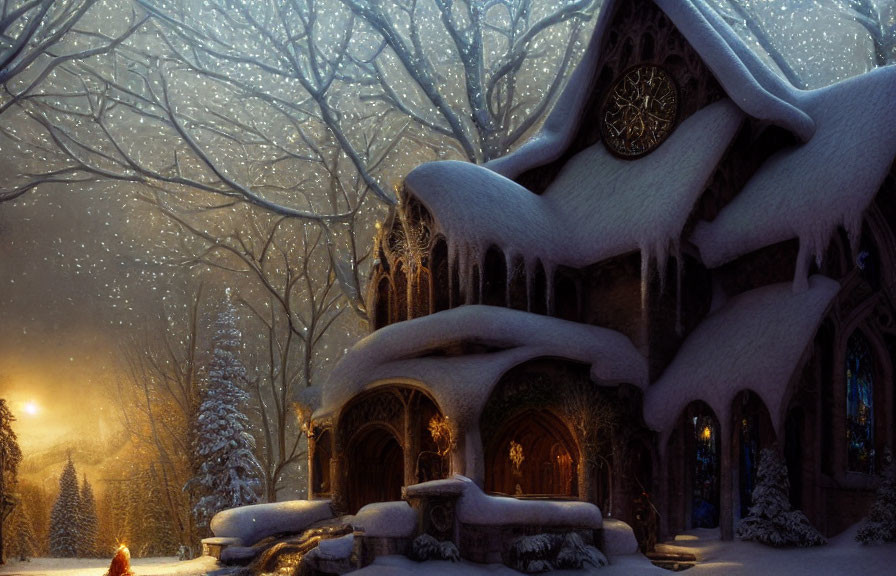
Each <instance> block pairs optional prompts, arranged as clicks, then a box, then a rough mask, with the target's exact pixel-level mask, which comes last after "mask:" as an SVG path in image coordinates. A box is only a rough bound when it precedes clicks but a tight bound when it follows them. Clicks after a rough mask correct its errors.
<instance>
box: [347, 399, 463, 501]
mask: <svg viewBox="0 0 896 576" xmlns="http://www.w3.org/2000/svg"><path fill="white" fill-rule="evenodd" d="M433 422H436V423H438V422H443V423H444V422H446V419H445V418H444V416H443V414H442V411H441V410H440V409H439V407H438V405H437V404H436V403H435V401H434V400H433V399H432V397H431V396H429V394H428V393H427V392H426V391H424V390H423V389H421V388H416V387H412V386H407V385H403V384H390V385H383V386H378V387H376V388H374V389H372V390H368V391H365V392H362V393H361V394H358V395H357V396H355V397H354V398H352V400H350V401H349V402H348V403H346V405H345V406H344V407H343V409H342V411H341V413H340V415H339V419H338V424H337V426H336V428H335V430H334V432H335V442H334V453H333V458H332V461H333V471H332V473H331V481H332V483H333V490H332V499H333V502H334V506H335V507H336V508H337V509H338V510H339V511H340V512H342V513H348V514H354V513H355V512H357V511H358V509H359V508H360V507H361V506H364V505H365V504H369V503H371V502H387V501H394V500H400V499H401V487H402V486H406V485H410V484H416V483H417V482H422V481H426V480H435V479H438V478H444V477H446V476H447V475H448V474H449V473H450V470H449V466H448V459H447V454H446V447H448V446H450V437H449V438H448V439H447V441H446V440H444V439H443V440H442V442H441V444H439V443H438V442H437V441H436V439H435V438H434V436H433V432H432V424H433ZM446 442H447V444H446Z"/></svg>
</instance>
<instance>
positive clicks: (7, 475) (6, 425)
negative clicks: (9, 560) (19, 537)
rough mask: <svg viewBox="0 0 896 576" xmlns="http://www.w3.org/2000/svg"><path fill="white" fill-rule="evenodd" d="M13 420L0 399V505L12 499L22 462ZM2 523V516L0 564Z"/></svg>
mask: <svg viewBox="0 0 896 576" xmlns="http://www.w3.org/2000/svg"><path fill="white" fill-rule="evenodd" d="M15 419H16V418H15V416H13V415H12V412H11V411H10V410H9V407H8V406H7V405H6V400H5V399H3V398H0V504H3V503H4V502H5V501H10V500H11V499H12V495H11V492H12V487H13V485H14V484H15V483H16V476H17V474H18V471H19V463H20V462H21V461H22V451H21V450H20V449H19V441H18V438H16V433H15V431H14V430H13V429H12V423H13V422H14V421H15ZM4 522H5V519H4V518H3V516H0V564H3V562H4V558H5V554H4V551H3V540H4V538H3V527H4Z"/></svg>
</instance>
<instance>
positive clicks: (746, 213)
mask: <svg viewBox="0 0 896 576" xmlns="http://www.w3.org/2000/svg"><path fill="white" fill-rule="evenodd" d="M654 1H655V3H656V4H657V6H659V8H660V9H662V10H663V11H664V12H665V13H666V14H667V16H668V17H669V18H670V19H671V20H672V22H673V23H674V24H675V26H676V27H677V28H678V29H679V31H680V32H681V33H682V34H683V35H684V36H685V38H686V39H687V40H688V42H690V44H691V45H692V46H693V48H694V49H695V50H696V51H697V53H698V54H699V55H700V56H701V58H703V60H704V62H705V63H706V65H707V66H708V67H709V69H710V70H712V72H713V74H714V75H715V76H716V78H717V79H718V81H719V83H720V84H721V85H722V87H723V88H724V89H725V91H726V92H727V93H728V94H729V96H730V97H731V98H732V100H733V102H734V103H735V104H736V106H737V107H738V108H739V109H740V110H741V111H743V112H744V113H746V114H747V115H749V116H751V117H753V118H755V119H758V120H761V121H764V122H768V123H770V124H775V125H778V126H781V127H783V128H786V129H787V130H790V131H791V132H793V133H794V134H795V135H796V136H797V137H798V138H799V139H800V140H801V141H803V143H802V144H797V145H795V146H792V147H790V148H786V149H783V150H781V151H779V152H778V153H776V154H775V155H773V156H772V157H771V158H770V159H769V160H767V161H766V162H765V163H764V164H763V165H762V166H761V167H760V168H759V170H758V171H757V173H756V174H754V175H753V177H752V178H751V180H750V181H749V182H748V184H747V185H746V187H745V189H744V190H743V191H742V192H741V193H740V194H739V195H738V196H737V197H736V198H735V200H734V201H733V202H732V203H731V204H729V205H728V206H727V207H725V208H724V209H723V210H722V211H721V213H720V214H719V216H718V217H717V218H716V220H715V221H714V222H711V223H701V224H700V225H699V226H698V227H697V229H696V233H695V234H694V235H693V237H692V238H690V240H692V241H693V242H694V243H695V244H696V245H697V247H698V248H699V250H700V253H701V256H702V258H703V260H704V263H705V264H706V265H707V266H709V267H715V266H718V265H721V264H723V263H725V262H728V261H730V260H732V259H734V258H737V257H739V256H741V255H743V254H746V253H748V252H750V251H753V250H756V249H758V248H762V247H764V246H768V245H771V244H774V243H777V242H780V241H782V240H787V239H790V238H794V237H797V238H799V240H800V249H801V255H800V265H799V266H798V267H797V271H796V275H795V281H796V286H797V288H799V289H804V288H805V282H806V275H807V270H808V262H809V257H810V256H811V255H812V254H816V255H819V256H820V255H821V254H822V253H823V252H824V249H825V247H826V246H827V244H828V241H829V237H830V235H831V234H832V233H833V232H834V230H836V227H837V226H838V225H842V226H844V227H846V228H847V230H848V231H849V232H850V233H851V234H857V232H858V230H860V224H861V218H862V214H863V212H864V210H865V208H867V206H868V205H869V203H870V202H871V200H872V199H873V198H874V196H875V194H876V193H877V191H878V189H879V188H880V186H881V184H882V183H883V180H884V178H885V177H886V174H887V172H888V171H889V170H890V167H891V165H892V163H893V160H894V157H896V67H894V66H888V67H884V68H879V69H877V70H874V71H872V72H870V73H867V74H864V75H862V76H858V77H855V78H852V79H849V80H846V81H843V82H840V83H837V84H834V85H832V86H828V87H825V88H821V89H818V90H813V91H800V90H797V89H795V88H793V87H792V86H790V85H788V84H787V83H786V82H785V81H784V80H783V79H782V78H780V77H779V76H778V75H777V74H775V73H774V72H773V71H771V70H770V69H768V67H767V66H766V65H765V64H764V63H763V62H761V61H760V60H759V59H758V57H757V56H756V55H755V54H754V53H753V52H752V51H751V50H750V49H749V48H748V47H747V46H745V45H744V43H743V41H742V40H741V39H740V38H739V37H738V36H737V35H736V34H735V32H734V31H733V30H732V29H731V28H730V27H729V26H728V25H727V24H726V23H725V22H724V21H722V20H721V19H720V18H719V17H718V15H717V14H716V13H715V12H714V11H713V10H712V9H711V8H709V7H708V6H707V5H706V4H705V2H704V1H703V0H654ZM614 7H615V1H613V0H610V1H609V2H607V4H606V5H605V6H604V8H603V10H602V11H601V15H600V20H599V22H598V25H597V27H596V29H595V33H594V37H593V38H592V41H591V43H590V45H589V47H588V49H587V51H586V55H585V57H584V58H583V60H582V62H581V63H580V65H579V67H578V68H577V70H576V71H575V72H574V74H573V76H572V78H571V79H570V81H569V82H568V84H567V87H566V89H565V90H564V92H563V94H562V95H561V97H560V98H559V100H558V102H557V105H556V107H555V108H554V110H553V112H552V113H551V114H550V116H549V118H548V120H547V121H546V122H545V124H544V126H543V128H542V130H541V131H540V132H539V134H538V135H537V136H535V137H534V138H533V139H532V140H530V141H529V142H527V143H525V144H524V145H523V146H522V147H521V148H520V149H518V150H517V151H515V152H513V153H511V154H508V155H507V156H505V157H503V158H499V159H497V160H494V161H492V162H489V163H488V164H486V165H485V167H486V168H487V169H488V170H491V171H492V172H493V173H496V174H500V175H503V176H506V177H509V178H513V177H516V176H518V175H519V174H521V173H523V172H525V171H527V170H530V169H532V168H535V167H538V166H541V165H544V164H546V163H549V162H551V161H553V160H555V159H556V158H559V157H560V156H561V155H562V154H563V152H564V151H565V150H566V148H567V147H568V146H569V145H570V143H571V141H572V139H573V137H574V135H575V133H576V130H577V129H578V123H579V121H580V120H581V118H582V116H583V112H584V107H585V104H586V102H587V100H588V94H589V92H590V91H591V90H592V89H593V88H592V87H593V84H594V75H595V73H596V65H597V61H598V56H599V54H598V52H599V49H600V46H601V44H602V38H603V35H604V34H605V33H606V32H607V30H608V28H609V25H610V22H611V20H612V17H613V12H614ZM710 108H712V106H707V107H706V108H704V109H703V110H701V111H699V112H703V111H708V110H709V109H710ZM699 112H698V114H695V116H698V115H699ZM728 117H729V118H733V117H734V115H733V114H729V116H728ZM691 120H692V119H691V118H689V119H687V120H685V121H684V122H682V124H681V125H680V126H679V127H678V128H677V129H676V131H675V132H673V134H672V136H670V138H669V139H668V140H667V141H666V142H665V143H663V144H662V145H661V146H660V147H659V148H658V149H657V150H655V151H654V152H653V153H651V154H649V155H647V156H645V157H643V158H640V159H637V160H632V161H618V162H625V163H626V164H628V165H629V167H628V169H626V170H625V171H622V170H621V169H620V170H617V168H616V166H615V165H614V163H613V162H612V161H610V160H608V157H609V156H610V155H609V154H608V153H607V152H606V151H605V150H603V144H602V143H601V142H598V143H597V144H595V145H594V146H592V147H591V148H589V149H586V150H585V151H583V152H581V153H580V154H579V155H578V156H576V157H575V158H573V159H572V160H571V161H570V162H568V163H567V165H566V166H565V167H564V169H563V172H561V175H560V177H559V178H558V179H557V181H556V182H555V183H554V185H553V186H552V187H551V188H550V191H549V193H546V194H545V195H544V197H543V198H538V197H535V196H534V195H532V194H529V193H528V191H527V190H525V189H524V188H522V187H521V186H518V185H515V184H513V183H510V182H506V181H504V180H503V179H501V178H497V177H495V176H494V175H492V174H489V172H488V171H487V170H485V169H483V168H480V167H472V166H465V167H460V166H458V164H457V163H430V164H425V165H423V166H420V167H418V168H417V169H416V170H414V171H413V172H411V174H409V175H408V177H407V180H406V185H407V189H408V190H409V191H410V192H411V193H412V194H413V195H414V196H416V197H417V198H418V199H420V200H421V201H422V202H423V203H424V204H425V205H426V206H427V208H429V209H430V212H431V213H432V215H433V217H434V219H435V221H436V224H437V226H438V227H441V228H442V231H443V232H444V233H445V234H446V236H447V239H448V242H449V245H453V248H454V250H453V253H452V257H457V258H459V259H460V261H461V266H460V272H461V274H462V275H464V274H467V273H468V272H467V269H466V267H465V266H464V263H465V262H468V261H470V259H476V258H481V257H482V255H483V254H484V253H485V250H486V249H487V248H488V245H489V243H493V244H496V245H498V246H499V247H501V248H502V249H503V250H504V251H505V254H507V255H508V258H509V257H510V255H512V254H518V255H522V256H524V257H525V258H526V261H527V263H528V264H531V263H532V262H534V260H535V259H536V258H538V259H540V260H542V262H544V263H545V264H546V265H547V266H546V267H547V268H550V265H551V264H565V265H569V266H584V265H587V264H591V263H594V262H597V261H599V260H601V259H604V258H609V257H612V256H615V255H618V254H621V253H623V252H626V251H632V250H635V249H640V250H641V252H642V261H643V262H646V261H648V260H649V259H651V258H654V257H658V258H659V259H660V260H661V261H662V260H663V259H664V257H665V254H666V251H667V250H668V249H669V246H670V245H672V246H675V245H677V244H678V242H679V240H680V238H679V235H680V232H681V230H682V227H683V219H682V218H680V217H679V213H680V212H682V211H684V212H685V214H689V213H690V210H691V209H692V207H693V205H694V203H695V201H696V199H697V198H699V196H700V194H701V193H702V192H703V187H704V186H705V184H706V179H707V178H706V176H707V164H708V163H713V164H714V163H716V162H717V161H718V159H719V158H720V157H721V154H722V153H723V152H724V149H725V148H726V147H727V144H728V142H730V137H729V136H730V134H729V133H728V132H727V131H728V130H729V129H730V124H728V123H723V124H722V125H721V126H720V133H719V134H711V133H709V134H707V133H706V132H705V131H701V130H700V129H697V130H694V129H693V126H694V124H695V123H699V119H694V120H693V121H691ZM682 132H683V133H684V134H683V135H685V136H686V137H690V138H691V139H692V142H690V143H689V145H690V146H692V147H693V148H694V150H687V152H688V157H689V158H695V157H700V155H701V154H702V160H703V162H704V163H703V164H701V166H700V169H699V171H694V170H693V169H692V171H691V172H688V171H687V170H686V169H685V168H684V166H681V167H677V166H675V165H674V164H673V165H672V166H671V167H670V165H669V162H668V161H667V160H668V159H669V158H670V157H672V156H674V155H675V153H683V152H684V151H685V150H684V148H683V147H681V143H682V140H686V139H687V138H682V137H679V138H676V135H679V133H682ZM680 136H681V135H680ZM676 147H679V148H678V150H676ZM586 156H588V157H589V160H585V159H584V158H585V157H586ZM655 157H656V158H655ZM614 160H615V159H614ZM576 164H579V165H581V164H587V166H585V167H584V170H581V171H576V170H575V169H574V168H575V166H574V165H576ZM713 167H714V166H713ZM713 167H709V173H711V169H712V168H713ZM605 175H606V177H605ZM565 176H568V177H567V178H566V180H565V181H564V177H565ZM585 179H587V180H585ZM658 181H662V182H663V183H664V186H669V187H677V188H683V189H681V190H678V191H677V192H676V194H674V195H670V196H669V197H668V198H663V197H661V196H660V195H653V196H652V195H651V193H650V191H646V190H644V189H643V188H641V187H642V186H644V185H645V184H646V185H650V184H651V183H653V182H658ZM486 199H487V202H486ZM670 199H675V200H676V201H678V202H680V203H681V204H680V205H678V206H676V208H675V210H674V214H673V213H672V212H669V217H668V218H657V217H655V215H652V214H651V209H650V206H642V207H641V208H640V210H634V211H633V210H629V209H630V208H633V207H638V203H639V202H640V203H651V202H656V201H658V200H659V201H662V200H670ZM561 206H562V207H561ZM595 210H599V211H598V212H595ZM621 223H624V224H625V226H620V224H621ZM594 247H598V248H594ZM642 268H644V269H645V270H646V266H642ZM529 269H530V270H531V266H530V267H529Z"/></svg>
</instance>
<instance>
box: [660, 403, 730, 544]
mask: <svg viewBox="0 0 896 576" xmlns="http://www.w3.org/2000/svg"><path fill="white" fill-rule="evenodd" d="M719 436H720V427H719V421H718V419H717V418H716V416H715V413H714V412H713V410H712V408H710V407H709V405H707V404H706V403H705V402H702V401H699V400H697V401H694V402H691V403H690V404H688V406H687V407H686V408H685V409H684V411H683V412H682V414H681V417H679V419H678V424H677V426H676V427H675V430H674V431H673V433H672V434H671V436H670V438H669V445H668V449H667V454H668V460H667V465H668V470H669V488H668V493H669V498H670V500H669V505H668V510H669V528H670V529H671V530H673V531H678V530H689V529H691V528H714V527H716V526H718V525H719V510H720V507H719V503H720V499H719V495H720V492H719V488H720V481H719V475H720V472H721V451H720V448H721V446H720V440H721V439H720V438H719Z"/></svg>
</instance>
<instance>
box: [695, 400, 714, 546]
mask: <svg viewBox="0 0 896 576" xmlns="http://www.w3.org/2000/svg"><path fill="white" fill-rule="evenodd" d="M693 423H694V440H695V449H696V453H695V456H696V459H695V467H694V487H693V509H692V514H693V516H692V524H693V526H694V528H714V527H716V526H718V525H719V508H718V505H719V486H718V483H719V477H718V475H719V461H718V450H717V439H718V430H717V429H716V423H715V419H714V418H713V417H712V416H709V415H706V414H701V415H699V416H694V419H693Z"/></svg>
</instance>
